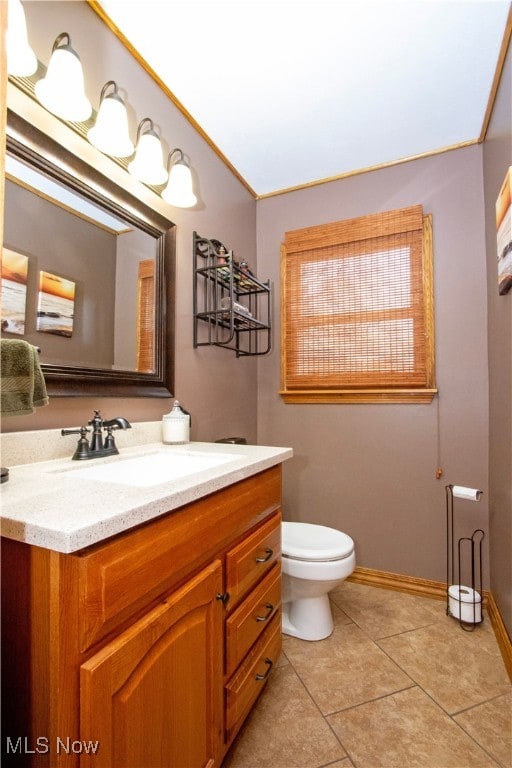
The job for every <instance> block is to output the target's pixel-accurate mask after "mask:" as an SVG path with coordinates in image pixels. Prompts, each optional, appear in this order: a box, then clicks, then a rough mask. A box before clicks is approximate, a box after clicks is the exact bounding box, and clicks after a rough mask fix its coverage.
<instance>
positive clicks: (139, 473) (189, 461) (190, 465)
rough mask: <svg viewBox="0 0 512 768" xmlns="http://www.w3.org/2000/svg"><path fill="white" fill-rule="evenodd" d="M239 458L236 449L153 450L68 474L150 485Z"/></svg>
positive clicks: (146, 486) (74, 470)
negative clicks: (154, 451) (217, 452)
mask: <svg viewBox="0 0 512 768" xmlns="http://www.w3.org/2000/svg"><path fill="white" fill-rule="evenodd" d="M239 458H240V457H239V456H238V455H237V454H234V453H223V454H215V453H199V452H185V451H183V452H182V453H178V452H169V453H164V452H162V453H150V454H146V455H144V456H138V457H137V458H133V459H117V460H116V461H113V462H109V463H108V464H96V465H95V464H88V465H87V466H86V467H79V468H77V469H72V470H67V471H66V476H67V477H77V478H80V479H82V480H99V481H100V482H102V483H117V484H119V485H132V486H135V487H138V488H148V487H150V486H153V485H160V484H161V483H168V482H171V481H173V480H180V479H181V478H182V477H187V476H188V475H193V474H196V473H197V472H203V471H205V470H208V469H212V468H214V467H219V466H222V464H228V463H229V462H230V461H234V460H235V459H239Z"/></svg>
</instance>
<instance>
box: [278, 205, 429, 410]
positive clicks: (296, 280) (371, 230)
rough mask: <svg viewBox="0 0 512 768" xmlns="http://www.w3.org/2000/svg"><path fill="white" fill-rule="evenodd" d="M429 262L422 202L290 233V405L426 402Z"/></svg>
mask: <svg viewBox="0 0 512 768" xmlns="http://www.w3.org/2000/svg"><path fill="white" fill-rule="evenodd" d="M432 261H433V259H432V217H431V216H424V215H423V211H422V207H421V206H419V205H417V206H413V207H411V208H402V209H399V210H395V211H388V212H386V213H378V214H374V215H372V216H363V217H361V218H357V219H348V220H346V221H340V222H335V223H331V224H326V225H321V226H318V227H310V228H307V229H300V230H295V231H294V232H287V233H286V235H285V242H284V244H283V248H282V261H281V313H282V317H281V334H282V345H281V349H282V353H281V361H282V362H281V369H282V388H281V392H280V394H281V396H282V397H283V399H284V400H285V402H287V403H314V402H316V403H334V402H351V403H354V402H365V403H374V402H416V403H418V402H420V403H428V402H430V401H431V400H432V398H433V397H434V394H435V392H436V389H435V374H434V319H433V318H434V309H433V285H432V283H433V281H432Z"/></svg>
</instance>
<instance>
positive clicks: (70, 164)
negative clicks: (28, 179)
mask: <svg viewBox="0 0 512 768" xmlns="http://www.w3.org/2000/svg"><path fill="white" fill-rule="evenodd" d="M6 152H7V153H8V154H10V155H13V156H14V157H17V158H18V159H20V160H22V161H24V162H25V163H28V164H29V165H31V166H33V167H35V168H37V169H39V170H40V171H43V172H44V173H45V174H47V175H48V176H50V177H52V178H53V179H55V180H57V181H58V182H60V183H64V184H66V185H67V186H69V187H71V188H72V189H73V190H75V191H76V192H78V193H79V194H81V195H82V196H83V197H85V198H87V199H88V200H91V201H92V202H93V203H95V204H96V205H100V206H102V207H103V208H105V209H106V210H107V211H109V212H110V213H112V214H114V215H115V216H119V217H120V218H121V219H123V220H124V221H126V222H128V223H129V224H130V225H132V226H136V227H137V228H138V229H141V230H143V231H144V232H146V233H147V234H149V235H151V236H152V237H154V238H155V242H156V264H155V350H154V361H155V365H154V369H155V370H154V372H153V373H139V372H137V371H121V370H110V369H103V368H86V367H79V366H75V365H69V366H68V365H53V364H49V363H41V368H42V371H43V374H44V378H45V381H46V387H47V391H48V395H49V396H50V397H87V396H91V397H172V395H173V390H174V311H173V308H174V295H175V261H176V226H175V224H173V222H171V221H170V220H169V219H166V218H165V217H164V216H162V215H161V214H160V213H159V212H158V211H155V210H153V209H152V208H150V207H149V206H148V205H146V204H145V203H143V202H142V201H140V200H139V199H137V198H136V197H134V196H133V195H131V194H130V193H129V192H127V191H126V190H124V189H123V188H122V187H119V186H118V185H117V184H115V183H114V182H113V181H111V180H110V179H108V178H107V177H106V176H104V175H103V174H101V173H99V171H97V170H96V169H95V168H93V167H92V166H90V165H88V164H87V163H85V162H84V161H83V160H81V159H80V158H78V157H77V156H76V155H74V154H72V153H71V152H69V151H68V150H67V149H65V148H64V147H62V146H61V145H60V144H58V143H57V142H55V141H54V140H53V139H51V138H50V137H49V136H47V135H46V134H44V133H42V132H41V131H39V130H38V129H37V128H35V127H34V126H33V125H31V124H30V123H28V122H27V121H26V120H24V119H23V118H21V117H20V116H19V115H17V114H16V113H14V112H13V111H12V110H7V137H6Z"/></svg>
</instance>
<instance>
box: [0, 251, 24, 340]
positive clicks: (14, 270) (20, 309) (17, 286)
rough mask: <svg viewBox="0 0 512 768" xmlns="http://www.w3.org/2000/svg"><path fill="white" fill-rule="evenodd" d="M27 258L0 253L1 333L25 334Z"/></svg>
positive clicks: (8, 252) (14, 253)
mask: <svg viewBox="0 0 512 768" xmlns="http://www.w3.org/2000/svg"><path fill="white" fill-rule="evenodd" d="M27 279H28V256H24V255H23V254H22V253H17V252H16V251H11V250H10V249H9V248H4V249H3V253H2V291H1V304H2V333H15V334H18V335H19V336H23V334H24V333H25V311H26V302H27Z"/></svg>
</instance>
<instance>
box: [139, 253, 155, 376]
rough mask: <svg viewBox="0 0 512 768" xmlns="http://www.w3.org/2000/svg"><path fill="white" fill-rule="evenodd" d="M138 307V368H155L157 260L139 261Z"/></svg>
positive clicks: (145, 370)
mask: <svg viewBox="0 0 512 768" xmlns="http://www.w3.org/2000/svg"><path fill="white" fill-rule="evenodd" d="M138 294H139V295H138V304H137V306H138V309H137V370H138V371H141V372H145V373H150V372H151V371H153V370H154V335H155V261H154V259H144V260H143V261H140V262H139V272H138Z"/></svg>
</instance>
